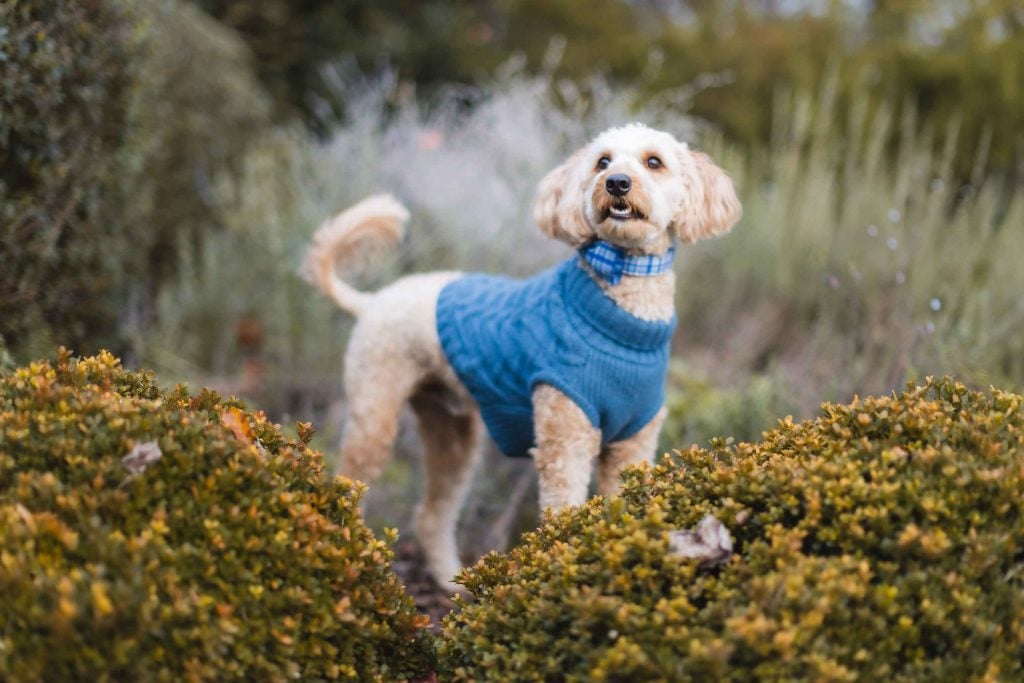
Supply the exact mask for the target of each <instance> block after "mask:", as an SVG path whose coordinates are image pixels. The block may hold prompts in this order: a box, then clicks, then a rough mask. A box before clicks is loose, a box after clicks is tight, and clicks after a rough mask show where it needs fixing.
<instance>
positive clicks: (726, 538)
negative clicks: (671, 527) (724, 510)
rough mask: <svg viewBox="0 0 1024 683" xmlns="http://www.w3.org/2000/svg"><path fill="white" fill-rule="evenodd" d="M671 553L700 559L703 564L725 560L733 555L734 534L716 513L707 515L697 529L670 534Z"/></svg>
mask: <svg viewBox="0 0 1024 683" xmlns="http://www.w3.org/2000/svg"><path fill="white" fill-rule="evenodd" d="M668 540H669V544H670V545H671V547H672V550H671V553H672V554H673V555H678V556H679V557H687V558H693V559H697V560H700V562H701V564H702V565H711V564H718V563H720V562H724V561H725V560H727V559H728V558H729V556H730V555H732V536H731V535H729V530H728V529H726V528H725V525H724V524H722V523H721V522H720V521H718V519H717V518H716V517H715V516H714V515H705V517H704V519H702V520H700V524H698V525H697V527H696V528H695V529H692V530H686V531H673V532H671V533H670V534H669V539H668Z"/></svg>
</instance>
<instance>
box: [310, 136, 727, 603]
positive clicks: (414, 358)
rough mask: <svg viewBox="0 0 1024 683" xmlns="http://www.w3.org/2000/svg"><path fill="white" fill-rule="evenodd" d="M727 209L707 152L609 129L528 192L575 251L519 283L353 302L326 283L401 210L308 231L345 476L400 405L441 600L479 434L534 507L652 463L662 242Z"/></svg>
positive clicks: (463, 285) (716, 223)
mask: <svg viewBox="0 0 1024 683" xmlns="http://www.w3.org/2000/svg"><path fill="white" fill-rule="evenodd" d="M740 215H741V209H740V204H739V201H738V200H737V199H736V194H735V191H734V190H733V186H732V182H731V181H730V180H729V178H728V177H727V176H726V175H725V173H723V172H722V170H721V169H719V168H718V167H716V166H715V165H714V164H712V163H711V161H710V160H709V159H708V157H707V156H706V155H704V154H701V153H699V152H692V151H690V150H689V149H688V148H687V146H686V145H685V144H682V143H680V142H678V141H676V139H675V138H673V137H672V136H671V135H670V134H668V133H664V132H660V131H656V130H652V129H650V128H647V127H645V126H642V125H628V126H624V127H621V128H613V129H610V130H608V131H606V132H604V133H602V134H601V135H599V136H598V137H597V138H596V139H595V140H593V141H592V142H591V143H590V144H588V145H586V146H585V147H583V148H582V149H580V150H579V151H577V152H576V153H575V154H573V155H572V156H571V157H570V158H569V159H568V160H567V161H566V162H565V163H563V164H562V165H561V166H559V167H558V168H556V169H555V170H553V171H551V172H550V173H549V174H548V175H547V177H545V178H544V179H543V180H542V181H541V183H540V189H539V193H538V196H537V202H536V208H535V212H534V216H535V218H536V220H537V223H538V224H539V226H540V228H541V230H543V231H544V232H545V233H547V234H548V235H550V236H552V237H554V238H556V239H559V240H561V241H563V242H565V243H567V244H569V245H570V246H571V247H573V248H574V249H576V250H577V251H576V253H574V255H573V256H572V257H571V258H570V259H569V260H567V261H565V262H564V263H562V264H561V265H559V266H557V267H555V268H553V269H551V270H549V271H547V272H545V273H541V274H540V275H537V276H535V277H533V278H531V279H528V280H523V281H520V280H513V279H510V278H505V277H499V276H487V275H463V274H461V273H457V272H435V273H426V274H421V275H411V276H408V277H404V278H402V279H400V280H398V281H396V282H394V283H393V284H391V285H390V286H388V287H385V288H384V289H382V290H380V291H378V292H374V293H372V294H370V293H364V292H359V291H356V290H355V289H353V288H352V287H351V286H349V285H347V284H345V283H344V282H343V281H342V280H341V279H340V278H339V277H338V275H337V268H338V267H339V265H341V266H344V263H345V262H346V261H348V262H349V263H350V262H351V261H352V260H353V258H355V254H356V251H357V249H358V248H359V247H360V246H362V245H363V244H365V243H367V242H368V241H381V240H384V241H389V242H394V241H397V240H399V239H400V238H401V235H402V224H403V223H404V222H405V220H406V219H407V218H408V213H407V211H406V210H405V209H404V208H403V207H402V206H401V205H399V204H398V203H397V202H396V201H395V200H394V199H392V198H391V197H389V196H386V195H377V196H374V197H370V198H368V199H366V200H364V201H362V202H360V203H359V204H357V205H355V206H353V207H352V208H350V209H348V210H347V211H345V212H343V213H341V214H340V215H338V216H337V217H335V218H334V219H331V220H329V221H327V222H326V223H325V224H324V225H323V226H322V227H321V228H320V229H319V230H318V231H317V233H316V235H315V237H314V243H313V246H312V247H311V248H310V251H309V254H308V260H307V264H306V267H307V269H308V270H309V272H310V274H311V275H312V276H313V279H314V280H315V282H316V283H317V284H318V285H319V286H320V288H322V289H323V291H324V292H325V293H327V294H328V295H329V296H331V297H332V298H333V299H334V301H335V302H336V303H337V304H338V305H339V306H340V307H341V308H343V309H344V310H346V311H349V312H350V313H352V314H353V315H356V316H357V317H358V320H357V322H356V325H355V328H354V330H353V332H352V338H351V341H350V342H349V347H348V351H347V354H346V357H345V391H346V394H347V396H348V400H349V406H350V422H349V424H348V427H347V430H346V434H345V438H344V441H343V444H342V448H341V472H342V473H343V474H345V475H347V476H349V477H352V478H355V479H360V480H362V481H364V482H372V481H373V480H374V479H376V478H377V476H378V475H379V474H380V473H381V470H382V469H383V467H384V465H385V464H386V462H387V460H388V458H389V457H390V453H391V449H392V442H393V441H394V438H395V432H396V428H397V425H398V419H399V414H400V412H401V409H402V406H403V405H404V404H405V403H406V402H410V403H411V405H412V408H413V410H414V412H415V413H416V416H417V418H418V425H419V430H420V433H421V437H422V440H423V447H424V451H425V455H426V466H425V470H426V492H425V495H424V498H423V500H422V502H421V503H420V505H419V508H418V510H417V515H416V532H417V535H418V536H419V539H420V542H421V543H422V545H423V548H424V552H425V553H426V557H427V561H428V564H429V568H430V571H431V573H432V574H433V576H434V577H435V579H436V580H438V581H439V582H441V583H442V584H443V585H446V586H447V587H449V588H452V589H454V588H455V586H454V584H452V583H451V579H452V577H453V576H454V574H455V573H456V572H457V571H458V570H459V568H460V563H459V559H458V553H457V549H456V543H455V527H456V521H457V519H458V513H459V509H460V507H461V505H462V503H463V500H464V498H465V495H466V491H467V488H468V486H469V483H470V475H471V473H472V471H473V466H474V464H475V462H476V459H477V451H478V448H477V445H478V442H479V439H480V435H481V431H482V425H486V427H487V429H488V431H489V432H490V434H491V436H492V437H493V438H494V440H495V441H496V442H497V444H498V446H499V447H500V448H501V450H502V451H503V452H505V453H506V454H507V455H512V456H519V455H528V454H529V455H532V456H533V459H534V461H535V463H536V466H537V471H538V473H539V486H540V505H541V507H542V508H547V507H551V508H559V507H562V506H565V505H572V504H577V503H581V502H583V501H584V500H585V499H586V496H587V490H588V486H589V484H590V479H591V471H592V469H594V468H595V466H596V471H597V488H598V491H600V492H601V493H611V492H614V491H616V489H617V487H618V484H619V472H620V471H621V470H622V469H623V468H624V467H626V466H627V465H630V464H632V463H636V462H640V461H645V460H649V459H651V458H652V457H653V456H654V451H655V448H656V442H657V437H658V432H659V430H660V429H661V424H662V421H663V420H664V417H665V411H664V408H663V407H662V403H663V399H664V382H665V371H666V365H667V362H668V345H669V337H670V336H671V334H672V330H673V327H674V325H675V317H674V305H673V300H672V299H673V292H674V287H675V274H674V273H673V271H672V269H671V263H672V256H673V254H674V243H675V241H676V240H677V239H678V240H679V241H681V242H693V241H695V240H697V239H701V238H705V237H712V236H715V235H719V234H722V233H724V232H726V231H727V230H729V229H730V228H731V227H732V226H733V224H735V223H736V222H737V221H738V220H739V218H740Z"/></svg>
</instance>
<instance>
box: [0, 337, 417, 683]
mask: <svg viewBox="0 0 1024 683" xmlns="http://www.w3.org/2000/svg"><path fill="white" fill-rule="evenodd" d="M299 433H300V435H301V436H302V439H303V441H293V440H290V439H288V438H286V437H285V436H284V435H283V434H282V433H281V431H280V429H279V428H278V427H277V426H276V425H273V424H271V423H269V422H268V421H267V420H266V418H265V417H264V416H263V415H262V413H257V414H247V413H244V412H243V411H242V410H241V409H240V408H239V407H238V405H237V404H236V403H235V402H232V401H221V400H220V399H219V398H218V397H217V395H215V394H213V393H211V392H203V393H201V394H200V395H198V396H190V395H189V394H188V393H186V392H185V390H184V389H183V388H178V389H175V390H174V391H171V392H164V391H161V390H160V389H159V388H158V387H157V386H156V385H155V384H154V382H153V378H152V376H151V375H150V374H148V373H135V372H126V371H124V370H122V369H121V368H120V367H119V366H118V362H117V360H116V359H114V358H113V357H112V356H110V355H108V354H101V355H99V356H97V357H94V358H88V359H85V360H72V359H71V358H70V357H69V354H66V353H63V352H62V353H61V355H60V356H59V358H58V360H57V362H56V364H54V365H51V364H49V363H34V364H32V365H31V366H29V367H27V368H21V369H18V370H16V371H14V372H13V373H9V374H7V375H5V376H3V377H2V378H0V604H2V605H3V609H2V610H0V679H3V680H5V681H35V680H43V679H46V680H168V681H170V680H175V681H177V680H225V679H241V680H285V679H297V678H301V679H303V680H320V679H326V678H332V679H334V678H341V679H350V680H364V681H395V680H401V679H403V678H406V677H408V676H410V675H413V674H418V673H422V672H423V671H424V670H425V669H426V668H427V667H428V663H429V656H430V651H429V643H428V641H427V639H426V638H425V634H424V632H423V630H422V627H423V626H424V625H425V624H424V622H425V620H426V618H425V617H422V616H420V615H418V614H417V613H416V611H415V609H414V607H413V604H412V600H411V599H410V598H409V597H407V596H406V595H405V594H404V593H403V590H402V587H401V585H400V584H399V582H398V580H397V578H396V577H395V575H394V574H393V573H392V572H391V569H390V566H389V562H390V558H391V550H390V549H389V543H388V542H387V541H379V540H377V539H375V538H374V536H373V535H372V533H371V532H370V531H369V530H368V529H367V528H366V527H365V525H364V524H363V521H362V518H361V517H360V514H359V511H358V499H359V496H360V493H361V489H360V487H359V485H357V484H354V483H352V482H350V481H348V480H345V479H340V478H335V479H331V478H329V477H327V476H325V474H324V471H323V468H322V465H321V461H320V456H319V455H318V454H317V453H314V452H311V451H309V450H308V448H307V447H306V445H305V441H308V436H309V434H308V427H305V426H303V425H300V426H299ZM129 455H131V456H132V457H128V458H127V459H125V458H126V456H129ZM389 540H390V539H389Z"/></svg>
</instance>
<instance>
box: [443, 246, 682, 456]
mask: <svg viewBox="0 0 1024 683" xmlns="http://www.w3.org/2000/svg"><path fill="white" fill-rule="evenodd" d="M674 328H675V319H674V318H673V319H672V320H671V321H670V322H651V321H647V320H641V319H640V318H637V317H635V316H633V315H632V314H630V313H628V312H626V311H624V310H623V309H621V308H619V307H618V306H617V305H616V304H615V302H614V301H612V300H611V298H609V297H608V296H607V295H606V294H605V293H604V291H602V289H601V287H600V286H599V285H598V284H597V283H596V282H594V280H593V279H592V278H591V277H590V275H588V274H587V273H586V271H584V270H583V268H582V267H581V266H580V264H579V260H578V258H577V257H574V258H572V259H569V260H567V261H565V262H563V263H562V264H561V265H559V266H556V267H555V268H552V269H551V270H548V271H545V272H543V273H540V274H539V275H536V276H534V277H532V278H530V279H528V280H515V279H512V278H508V277H504V276H497V275H466V276H464V277H461V278H459V279H458V280H455V281H453V282H451V283H449V284H448V285H446V286H445V288H444V289H443V290H442V291H441V295H440V297H439V298H438V301H437V331H438V335H439V336H440V339H441V348H442V349H443V350H444V353H445V355H446V356H447V358H448V361H449V362H450V363H451V365H452V367H453V368H454V369H455V372H456V374H458V376H459V379H460V380H461V381H462V383H463V384H465V385H466V388H467V389H469V392H470V393H471V394H472V395H473V398H474V399H475V400H476V402H477V404H478V405H479V406H480V412H481V414H482V416H483V419H484V423H485V424H486V425H487V429H488V431H489V432H490V434H491V437H492V438H493V439H494V440H495V442H497V444H498V447H499V448H500V449H501V451H502V452H503V453H505V455H509V456H513V457H522V456H527V455H529V449H530V448H531V447H533V446H534V445H535V443H534V434H533V417H532V406H531V402H530V400H531V394H532V392H533V389H534V387H535V386H536V385H537V384H541V383H543V384H550V385H551V386H553V387H555V388H556V389H558V390H559V391H561V392H562V393H564V394H566V395H567V396H569V398H571V399H572V400H573V401H574V402H575V403H576V404H577V405H578V406H579V407H580V408H581V409H582V410H583V412H584V413H586V415H587V417H588V418H589V419H590V422H591V424H593V425H594V427H597V428H599V429H600V430H601V439H602V443H604V444H606V443H613V442H616V441H621V440H623V439H627V438H629V437H630V436H633V435H634V434H636V433H637V432H638V431H640V430H641V429H642V428H643V427H644V425H646V424H647V423H648V422H649V421H650V420H651V419H653V418H654V416H655V415H656V414H657V412H658V410H659V408H661V405H662V403H664V399H665V373H666V370H667V368H668V350H669V349H668V347H669V340H670V339H671V337H672V331H673V330H674Z"/></svg>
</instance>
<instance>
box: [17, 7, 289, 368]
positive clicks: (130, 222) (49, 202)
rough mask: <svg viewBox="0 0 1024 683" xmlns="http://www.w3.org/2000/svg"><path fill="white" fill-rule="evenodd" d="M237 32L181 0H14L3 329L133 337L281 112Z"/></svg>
mask: <svg viewBox="0 0 1024 683" xmlns="http://www.w3.org/2000/svg"><path fill="white" fill-rule="evenodd" d="M249 61H250V56H249V53H248V50H247V49H246V47H245V46H244V44H243V43H242V42H241V40H240V39H239V38H238V37H237V36H235V35H234V33H233V32H232V31H231V30H229V29H227V28H225V27H224V26H222V25H220V24H219V23H218V22H216V21H214V20H213V19H211V18H210V17H208V16H206V15H205V14H204V13H203V12H201V11H200V10H199V9H197V8H196V7H193V6H192V5H191V3H188V2H183V1H182V0H167V1H164V0H138V1H137V2H132V3H125V2H122V1H121V0H98V1H97V2H89V3H80V2H79V3H66V2H65V3H53V2H39V1H38V0H0V112H2V115H0V263H3V264H4V267H3V268H0V334H2V335H4V336H5V338H6V339H7V343H8V344H9V346H10V348H11V350H12V352H13V353H14V355H15V357H19V358H28V357H33V356H35V355H37V354H39V353H42V352H44V350H45V349H49V348H52V347H53V345H55V344H56V343H57V342H60V343H63V344H72V345H77V346H80V347H86V348H88V349H92V350H95V349H98V348H99V347H100V346H103V345H119V344H120V345H121V346H125V344H124V337H125V336H128V334H126V328H128V327H130V326H131V325H132V324H138V323H139V322H147V321H146V320H145V319H146V318H147V317H148V316H150V315H151V313H152V305H151V299H152V297H153V296H154V291H153V290H154V289H155V286H156V284H158V283H159V281H160V280H161V279H163V278H166V277H167V275H168V274H170V273H171V272H173V270H174V268H175V264H176V259H174V258H168V255H169V254H173V253H174V251H175V249H176V248H177V247H178V245H179V243H184V244H187V245H189V246H198V244H199V241H200V240H199V237H200V236H201V235H205V234H206V233H208V232H210V231H215V230H216V229H217V228H218V227H220V226H221V225H222V222H223V220H222V215H221V214H222V213H224V212H225V211H226V210H227V208H226V207H227V206H228V205H229V204H230V197H227V196H224V195H223V194H222V193H221V192H220V188H219V185H220V184H222V182H223V179H224V177H225V176H226V175H228V174H229V172H231V171H233V170H236V167H237V165H238V163H239V161H240V158H241V155H242V152H243V150H245V149H246V148H247V146H248V145H249V143H250V142H251V141H252V140H253V139H254V138H255V136H256V134H257V133H258V132H262V131H263V130H265V128H266V126H267V124H268V121H269V102H268V100H267V98H266V96H265V95H264V94H263V92H262V90H261V89H260V88H259V86H258V84H257V83H256V80H255V76H253V74H252V73H251V70H250V69H251V65H250V63H249Z"/></svg>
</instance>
